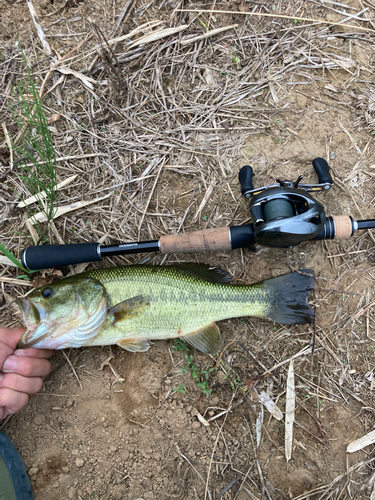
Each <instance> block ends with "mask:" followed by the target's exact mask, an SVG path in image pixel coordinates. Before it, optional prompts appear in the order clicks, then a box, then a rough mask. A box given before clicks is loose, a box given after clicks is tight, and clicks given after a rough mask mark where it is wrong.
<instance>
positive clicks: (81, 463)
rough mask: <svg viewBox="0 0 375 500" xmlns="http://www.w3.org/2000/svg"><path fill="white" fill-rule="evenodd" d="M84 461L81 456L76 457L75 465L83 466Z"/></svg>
mask: <svg viewBox="0 0 375 500" xmlns="http://www.w3.org/2000/svg"><path fill="white" fill-rule="evenodd" d="M84 463H85V461H84V460H83V458H76V467H83V464H84Z"/></svg>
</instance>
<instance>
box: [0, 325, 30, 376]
mask: <svg viewBox="0 0 375 500" xmlns="http://www.w3.org/2000/svg"><path fill="white" fill-rule="evenodd" d="M24 332H25V329H24V328H0V369H1V367H2V366H3V363H4V361H5V360H6V358H7V357H8V356H10V355H11V354H12V352H13V351H14V349H15V348H16V346H17V344H18V342H19V340H20V338H21V337H22V335H23V333H24Z"/></svg>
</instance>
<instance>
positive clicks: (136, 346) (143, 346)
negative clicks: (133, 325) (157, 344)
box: [116, 339, 150, 352]
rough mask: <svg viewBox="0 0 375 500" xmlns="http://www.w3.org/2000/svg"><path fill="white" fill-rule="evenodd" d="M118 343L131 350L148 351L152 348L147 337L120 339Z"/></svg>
mask: <svg viewBox="0 0 375 500" xmlns="http://www.w3.org/2000/svg"><path fill="white" fill-rule="evenodd" d="M116 344H117V345H118V346H120V347H122V348H123V349H126V350H127V351H131V352H146V351H148V350H149V349H150V344H149V343H148V342H147V340H146V339H123V340H118V341H117V342H116Z"/></svg>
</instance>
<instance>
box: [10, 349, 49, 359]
mask: <svg viewBox="0 0 375 500" xmlns="http://www.w3.org/2000/svg"><path fill="white" fill-rule="evenodd" d="M14 354H15V355H16V356H27V357H29V358H44V359H47V358H50V357H51V356H52V354H53V351H52V349H37V348H36V347H28V348H27V349H16V350H15V351H14Z"/></svg>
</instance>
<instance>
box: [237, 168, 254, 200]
mask: <svg viewBox="0 0 375 500" xmlns="http://www.w3.org/2000/svg"><path fill="white" fill-rule="evenodd" d="M253 174H254V170H253V167H251V166H250V165H245V166H244V167H242V168H241V170H240V173H239V174H238V179H239V181H240V184H241V193H242V194H243V195H244V196H245V197H246V198H250V196H251V194H250V193H249V191H252V190H253V189H254V186H253Z"/></svg>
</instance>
